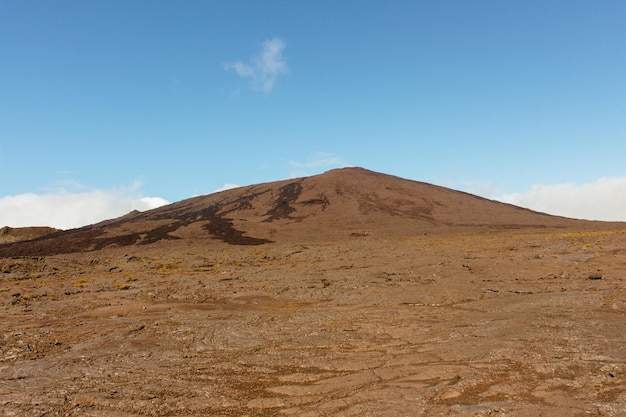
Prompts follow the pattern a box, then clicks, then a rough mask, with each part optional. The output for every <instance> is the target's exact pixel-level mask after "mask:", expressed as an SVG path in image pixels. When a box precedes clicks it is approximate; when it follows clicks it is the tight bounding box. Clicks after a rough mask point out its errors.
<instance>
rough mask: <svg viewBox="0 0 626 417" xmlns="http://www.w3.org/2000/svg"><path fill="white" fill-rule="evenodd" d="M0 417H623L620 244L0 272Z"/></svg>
mask: <svg viewBox="0 0 626 417" xmlns="http://www.w3.org/2000/svg"><path fill="white" fill-rule="evenodd" d="M0 270H1V273H0V416H6V417H8V416H110V417H114V416H115V417H117V416H119V417H121V416H145V415H148V416H281V415H284V416H360V417H363V416H393V417H397V416H429V417H430V416H432V417H434V416H516V417H522V416H527V417H531V416H532V417H535V416H544V417H547V416H622V417H623V416H626V349H624V346H626V231H624V230H599V231H593V230H584V231H577V230H563V229H558V230H557V229H545V230H540V231H537V230H534V231H532V230H513V231H502V232H498V231H493V232H485V231H483V232H480V233H476V234H471V233H459V234H444V235H430V234H429V235H420V236H417V237H411V238H402V239H393V240H385V239H380V238H376V236H371V235H369V234H368V233H366V232H363V233H361V234H359V233H355V235H354V236H352V237H351V238H350V239H347V240H343V241H335V242H327V243H324V242H317V243H315V244H310V245H294V244H278V243H275V244H266V245H262V246H232V245H227V244H225V243H221V242H217V243H215V245H211V246H210V248H209V247H207V246H206V245H202V244H200V243H197V242H196V243H194V242H193V241H191V240H181V241H168V242H166V243H163V242H161V243H156V244H153V245H145V246H136V247H135V246H133V247H126V248H118V249H106V250H101V251H97V252H88V253H77V254H69V255H56V256H50V257H19V258H0Z"/></svg>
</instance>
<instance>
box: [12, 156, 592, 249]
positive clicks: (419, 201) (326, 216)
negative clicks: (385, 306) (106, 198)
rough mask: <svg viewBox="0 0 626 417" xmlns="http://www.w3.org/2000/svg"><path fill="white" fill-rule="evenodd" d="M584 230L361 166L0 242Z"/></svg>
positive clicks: (241, 241) (81, 243)
mask: <svg viewBox="0 0 626 417" xmlns="http://www.w3.org/2000/svg"><path fill="white" fill-rule="evenodd" d="M589 223H590V222H584V221H580V220H573V219H566V218H562V217H555V216H550V215H547V214H543V213H537V212H534V211H531V210H527V209H523V208H520V207H516V206H513V205H509V204H504V203H500V202H496V201H492V200H488V199H485V198H481V197H478V196H475V195H472V194H468V193H464V192H460V191H454V190H451V189H448V188H444V187H440V186H435V185H432V184H427V183H423V182H418V181H412V180H406V179H402V178H399V177H395V176H391V175H386V174H381V173H377V172H373V171H369V170H366V169H363V168H343V169H335V170H331V171H328V172H326V173H323V174H320V175H315V176H310V177H303V178H295V179H290V180H285V181H277V182H271V183H264V184H257V185H251V186H246V187H240V188H235V189H231V190H227V191H222V192H218V193H214V194H209V195H206V196H201V197H195V198H190V199H187V200H183V201H180V202H177V203H174V204H170V205H167V206H164V207H160V208H157V209H153V210H150V211H146V212H136V211H135V212H131V213H129V214H127V215H125V216H122V217H120V218H118V219H113V220H107V221H104V222H101V223H98V224H95V225H91V226H86V227H82V228H79V229H72V230H67V231H61V232H56V233H52V234H49V235H46V236H43V237H40V238H37V239H33V240H29V241H26V242H16V243H11V244H5V245H0V256H26V255H28V256H31V255H33V256H35V255H53V254H59V253H69V252H83V251H94V250H99V249H103V248H106V247H114V246H130V245H147V244H154V243H156V242H164V241H170V240H179V239H192V240H194V241H198V240H201V241H205V242H206V244H220V243H226V244H232V245H262V244H267V243H272V242H283V241H284V242H293V243H307V242H311V241H323V240H337V239H345V238H351V237H358V236H374V237H379V238H394V237H403V236H411V235H415V234H423V233H437V232H450V231H459V230H463V229H467V230H468V231H469V230H473V229H483V228H489V229H494V228H496V229H507V228H521V227H532V228H536V227H567V226H574V225H578V226H584V225H585V224H589Z"/></svg>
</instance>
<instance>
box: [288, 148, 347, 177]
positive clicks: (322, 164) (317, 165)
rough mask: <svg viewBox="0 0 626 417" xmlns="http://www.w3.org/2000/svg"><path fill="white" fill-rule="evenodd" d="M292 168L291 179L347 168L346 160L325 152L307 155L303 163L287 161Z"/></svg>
mask: <svg viewBox="0 0 626 417" xmlns="http://www.w3.org/2000/svg"><path fill="white" fill-rule="evenodd" d="M287 162H288V163H289V165H290V166H291V167H292V168H294V169H293V170H292V172H291V177H302V176H308V175H313V174H318V173H320V170H323V171H327V170H329V169H333V168H344V167H346V166H349V164H348V163H347V162H346V160H345V159H344V158H343V157H342V156H340V155H335V154H332V153H327V152H316V153H314V154H312V155H309V156H308V157H307V158H306V160H305V161H304V162H299V161H292V160H290V161H287Z"/></svg>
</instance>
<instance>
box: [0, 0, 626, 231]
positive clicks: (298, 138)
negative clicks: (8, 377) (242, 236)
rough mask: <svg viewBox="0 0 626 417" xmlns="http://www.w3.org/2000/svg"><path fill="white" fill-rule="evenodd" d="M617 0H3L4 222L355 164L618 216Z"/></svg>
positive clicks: (116, 210)
mask: <svg viewBox="0 0 626 417" xmlns="http://www.w3.org/2000/svg"><path fill="white" fill-rule="evenodd" d="M625 21H626V2H624V1H621V0H620V1H597V2H590V1H578V0H568V1H532V0H531V1H528V0H524V1H514V0H512V1H495V0H494V1H479V0H477V1H460V0H458V1H446V0H442V1H417V0H416V1H367V0H360V1H347V0H346V1H311V2H294V1H271V0H269V1H263V2H251V1H232V0H229V1H193V0H188V1H178V2H175V1H156V0H151V1H136V0H124V1H116V0H107V1H82V0H81V1H70V0H63V1H56V2H53V1H34V0H32V1H30V0H29V1H17V0H0V155H1V157H2V162H1V163H0V226H2V225H4V224H7V225H10V226H24V225H34V224H37V225H40V224H46V225H53V226H57V227H62V228H68V227H76V226H80V225H83V224H88V223H92V222H95V221H99V220H102V219H103V218H110V217H116V216H119V215H121V214H124V213H125V212H127V211H130V210H132V209H133V208H138V209H141V210H144V209H147V208H150V207H154V206H157V205H159V204H163V203H165V202H168V201H169V202H173V201H178V200H182V199H185V198H188V197H191V196H195V195H201V194H208V193H211V192H214V191H215V190H218V189H220V188H222V187H224V186H225V185H228V184H237V185H249V184H254V183H259V182H267V181H274V180H281V179H286V178H290V177H294V176H304V175H312V174H317V173H321V172H323V171H326V170H328V169H332V168H337V167H343V166H362V167H365V168H368V169H372V170H375V171H380V172H385V173H389V174H393V175H397V176H401V177H405V178H410V179H415V180H420V181H426V182H431V183H435V184H439V185H444V186H447V187H451V188H455V189H460V190H464V191H469V192H472V193H475V194H479V195H483V196H485V197H489V198H495V199H500V200H503V201H507V202H512V203H515V204H519V205H523V206H527V207H530V208H534V209H539V210H541V211H548V212H551V213H553V214H562V215H568V216H573V217H584V218H597V219H605V220H609V219H611V220H626V209H623V207H626V163H624V160H625V159H626V100H625V99H624V98H625V97H626V46H624V45H626V25H624V22H625Z"/></svg>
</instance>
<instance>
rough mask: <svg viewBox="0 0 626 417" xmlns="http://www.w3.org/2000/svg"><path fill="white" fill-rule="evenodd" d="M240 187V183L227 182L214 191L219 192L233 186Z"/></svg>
mask: <svg viewBox="0 0 626 417" xmlns="http://www.w3.org/2000/svg"><path fill="white" fill-rule="evenodd" d="M239 187H241V185H239V184H231V183H226V184H224V185H222V186H221V187H220V188H218V189H216V190H215V191H213V192H214V193H219V192H220V191H226V190H232V189H233V188H239Z"/></svg>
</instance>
